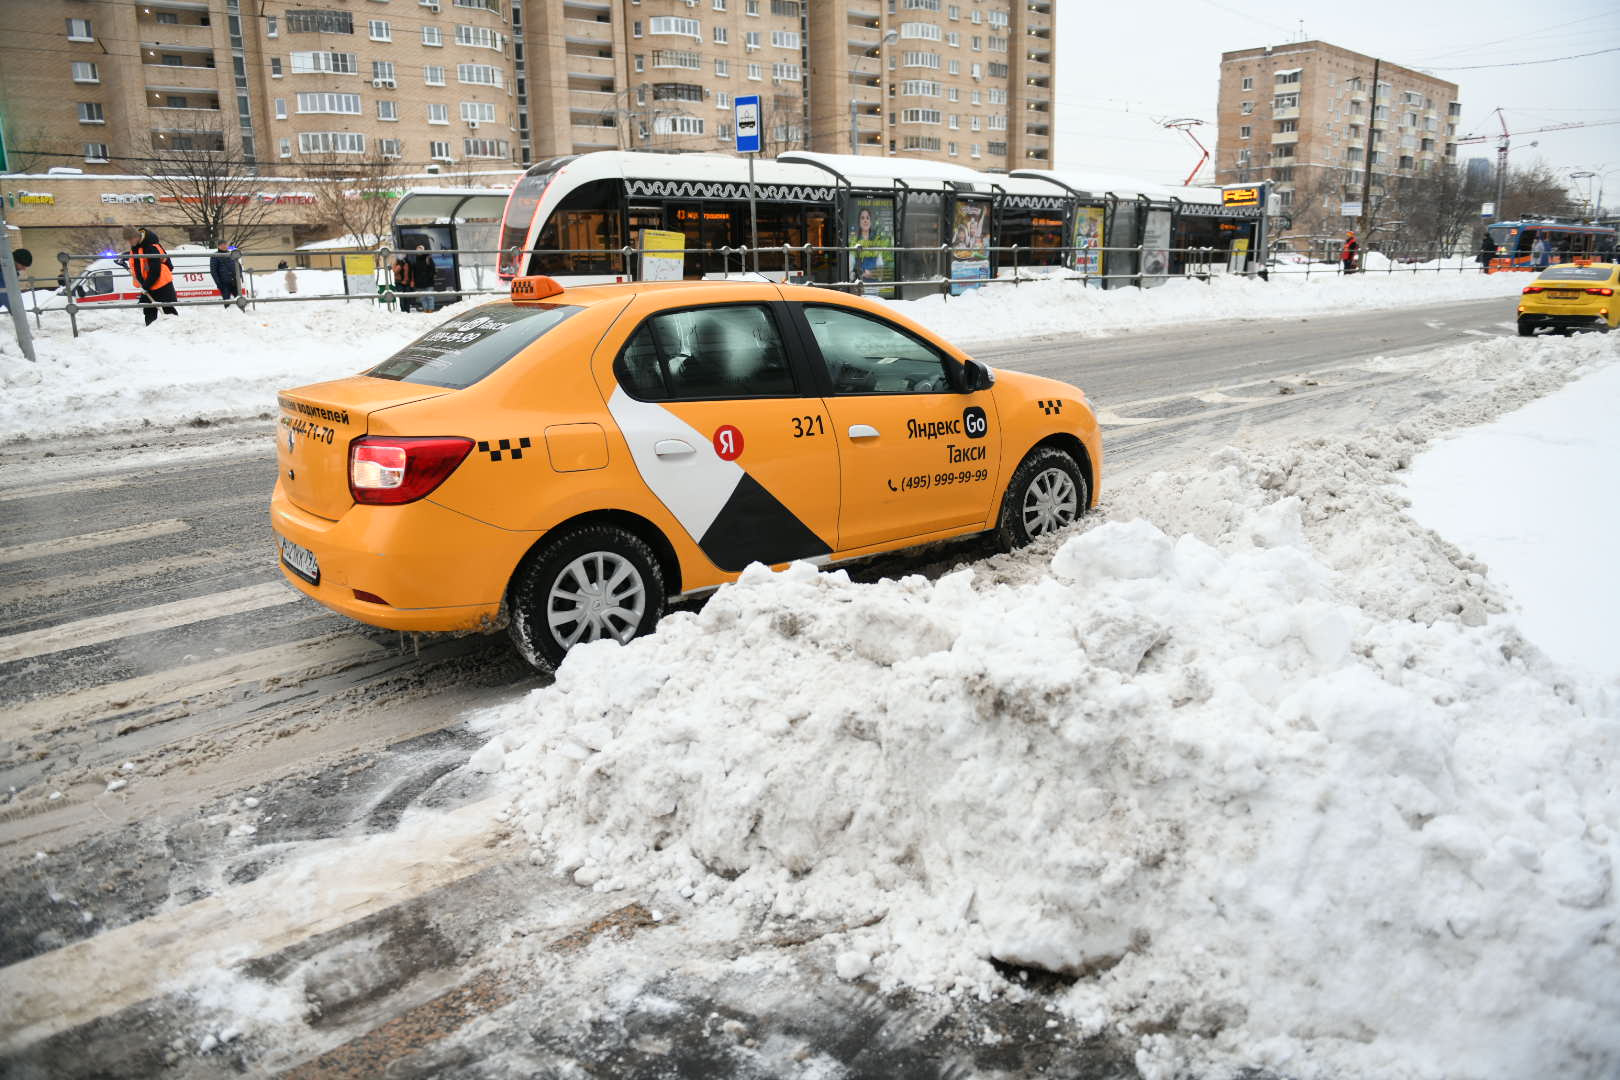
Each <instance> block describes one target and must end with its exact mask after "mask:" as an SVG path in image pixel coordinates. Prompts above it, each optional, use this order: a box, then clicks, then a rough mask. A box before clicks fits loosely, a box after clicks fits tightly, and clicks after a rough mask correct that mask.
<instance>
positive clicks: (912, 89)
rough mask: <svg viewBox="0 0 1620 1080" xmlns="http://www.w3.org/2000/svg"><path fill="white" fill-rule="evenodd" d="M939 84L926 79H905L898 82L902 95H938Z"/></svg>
mask: <svg viewBox="0 0 1620 1080" xmlns="http://www.w3.org/2000/svg"><path fill="white" fill-rule="evenodd" d="M940 89H941V87H940V85H939V83H937V82H929V81H928V80H926V79H907V80H906V81H905V82H903V83H901V84H900V94H901V96H902V97H939V94H940Z"/></svg>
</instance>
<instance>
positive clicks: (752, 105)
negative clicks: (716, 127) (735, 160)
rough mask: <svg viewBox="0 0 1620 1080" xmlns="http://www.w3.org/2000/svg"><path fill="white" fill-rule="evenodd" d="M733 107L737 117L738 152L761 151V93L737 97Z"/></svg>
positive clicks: (754, 152) (732, 104)
mask: <svg viewBox="0 0 1620 1080" xmlns="http://www.w3.org/2000/svg"><path fill="white" fill-rule="evenodd" d="M731 107H732V109H733V112H734V114H735V116H736V118H737V153H739V154H757V153H759V95H758V94H749V95H747V96H746V97H739V98H735V99H733V100H732V103H731Z"/></svg>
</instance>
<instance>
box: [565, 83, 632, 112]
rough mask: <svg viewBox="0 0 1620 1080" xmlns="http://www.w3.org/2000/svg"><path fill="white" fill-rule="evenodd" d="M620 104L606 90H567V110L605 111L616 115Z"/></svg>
mask: <svg viewBox="0 0 1620 1080" xmlns="http://www.w3.org/2000/svg"><path fill="white" fill-rule="evenodd" d="M620 107H621V105H620V103H619V101H618V100H617V99H616V97H615V95H613V94H611V93H609V92H608V91H606V90H573V89H570V90H569V91H568V111H569V112H574V113H591V114H592V115H596V114H598V113H602V112H606V113H607V114H608V115H610V116H612V115H616V114H617V113H618V111H619V109H620Z"/></svg>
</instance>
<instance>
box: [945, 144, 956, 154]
mask: <svg viewBox="0 0 1620 1080" xmlns="http://www.w3.org/2000/svg"><path fill="white" fill-rule="evenodd" d="M945 152H946V153H947V154H949V155H951V157H955V156H956V144H955V143H953V142H948V143H946V144H945Z"/></svg>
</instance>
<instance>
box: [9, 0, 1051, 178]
mask: <svg viewBox="0 0 1620 1080" xmlns="http://www.w3.org/2000/svg"><path fill="white" fill-rule="evenodd" d="M1054 33H1055V20H1054V13H1053V4H1052V0H957V2H955V3H951V2H948V0H310V3H307V4H300V3H290V2H288V0H249V2H248V3H243V2H242V0H30V2H29V3H20V2H13V3H0V117H3V118H4V122H5V126H6V133H7V142H8V145H9V146H10V147H11V148H12V151H13V154H14V157H15V161H14V162H13V165H12V167H13V169H14V170H15V169H19V168H21V169H25V170H28V171H41V172H42V171H44V169H45V168H47V167H51V166H57V167H63V166H69V167H75V168H79V169H82V170H84V171H85V172H87V173H98V172H99V173H107V174H127V173H130V172H132V171H137V168H136V166H137V165H138V163H139V162H140V161H141V160H142V159H143V158H150V157H151V156H152V152H153V150H154V149H156V150H159V151H162V150H180V151H195V150H210V149H217V148H223V147H225V146H227V145H228V146H230V147H232V148H238V147H239V148H240V150H241V152H242V154H243V155H244V157H246V158H247V159H248V160H249V161H251V162H252V163H253V164H254V166H255V167H257V168H258V169H259V170H260V171H261V172H263V173H265V174H266V175H282V176H296V175H299V174H300V173H301V172H302V171H304V170H307V169H308V168H309V167H310V165H311V164H314V163H326V162H330V161H333V160H338V161H342V160H355V161H362V160H369V159H383V160H389V161H394V162H397V163H398V164H399V165H400V166H401V167H402V168H409V169H415V170H424V169H425V170H427V171H440V172H445V173H448V172H451V171H453V170H472V169H487V168H492V167H498V166H500V165H510V164H514V163H516V164H527V163H529V162H531V161H536V160H540V159H543V158H547V157H553V156H557V155H561V154H569V153H584V152H589V151H592V150H604V149H637V150H662V151H670V152H678V151H703V150H707V151H717V150H725V149H727V148H728V147H730V146H731V145H732V140H733V137H734V131H733V126H732V119H731V117H732V103H733V101H734V100H735V98H736V97H738V96H739V95H745V94H758V95H760V98H761V101H762V104H763V107H764V118H765V124H764V135H765V140H764V143H765V149H766V152H767V153H774V152H777V151H781V150H787V149H796V148H806V147H807V148H810V149H816V150H824V151H829V152H853V153H864V154H901V155H906V156H918V157H928V158H937V159H942V160H957V161H961V162H963V163H964V164H970V165H974V166H976V167H978V168H981V169H1007V168H1018V167H1030V166H1032V165H1033V166H1035V167H1040V163H1042V162H1050V160H1051V119H1052V70H1053V68H1052V65H1053V61H1054V52H1053V50H1054Z"/></svg>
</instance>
